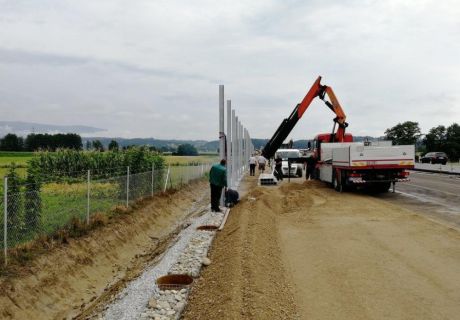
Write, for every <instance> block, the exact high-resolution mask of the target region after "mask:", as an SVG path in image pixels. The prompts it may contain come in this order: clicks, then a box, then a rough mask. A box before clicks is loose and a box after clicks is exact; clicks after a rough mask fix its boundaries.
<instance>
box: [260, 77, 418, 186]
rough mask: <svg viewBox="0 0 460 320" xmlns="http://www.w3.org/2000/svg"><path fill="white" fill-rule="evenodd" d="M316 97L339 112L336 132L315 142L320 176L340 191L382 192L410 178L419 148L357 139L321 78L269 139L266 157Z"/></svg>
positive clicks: (274, 150) (317, 168)
mask: <svg viewBox="0 0 460 320" xmlns="http://www.w3.org/2000/svg"><path fill="white" fill-rule="evenodd" d="M326 96H327V97H326ZM316 97H318V98H320V99H321V100H322V101H324V103H325V104H326V106H327V107H328V108H329V109H330V110H332V111H333V112H334V114H335V115H336V117H335V118H334V119H333V122H334V124H333V128H332V132H331V133H322V134H318V135H317V136H316V137H315V138H314V141H313V146H312V149H313V157H314V159H315V162H316V170H315V172H316V174H315V177H316V178H317V179H319V180H321V181H325V182H328V183H330V184H331V185H332V186H333V187H334V189H335V190H337V191H342V190H345V189H352V188H355V187H368V188H372V189H374V190H376V191H380V192H384V191H388V190H389V188H390V187H391V185H393V188H394V185H395V183H396V182H404V181H408V176H409V172H408V171H407V170H408V169H413V167H414V162H415V147H414V146H413V145H404V146H393V145H392V144H391V141H378V142H368V141H364V142H353V135H351V134H350V133H346V132H345V130H346V128H347V127H348V123H347V122H346V115H345V112H344V111H343V108H342V106H341V105H340V103H339V101H338V99H337V97H336V95H335V93H334V91H333V90H332V88H331V87H329V86H326V85H322V84H321V77H318V78H317V79H316V81H315V82H314V83H313V85H312V86H311V88H310V90H308V92H307V94H306V95H305V97H304V98H303V100H302V101H301V102H300V103H299V104H297V105H296V107H295V108H294V110H293V111H292V113H291V114H290V116H289V117H288V118H286V119H284V120H283V121H282V122H281V124H280V126H279V127H278V129H277V130H276V131H275V134H274V135H273V137H272V138H271V139H270V140H269V141H268V142H267V144H266V145H265V147H264V148H263V150H262V155H263V156H264V157H265V158H267V159H270V158H272V157H273V156H274V155H275V152H276V151H277V149H278V148H279V146H280V145H281V144H282V142H283V141H284V140H285V139H286V137H287V136H288V135H289V134H290V132H291V131H292V129H293V128H294V127H295V125H296V124H297V122H298V121H299V119H300V118H301V117H302V116H303V114H304V113H305V111H306V110H307V108H308V107H309V106H310V104H311V102H312V101H313V100H314V99H315V98H316ZM327 98H328V99H327ZM290 161H291V162H299V161H304V159H303V158H298V159H290Z"/></svg>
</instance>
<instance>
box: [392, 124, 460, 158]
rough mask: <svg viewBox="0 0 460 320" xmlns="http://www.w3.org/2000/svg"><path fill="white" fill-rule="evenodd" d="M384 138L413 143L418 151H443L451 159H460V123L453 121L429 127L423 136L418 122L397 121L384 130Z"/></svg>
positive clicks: (399, 142)
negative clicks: (449, 123) (446, 124)
mask: <svg viewBox="0 0 460 320" xmlns="http://www.w3.org/2000/svg"><path fill="white" fill-rule="evenodd" d="M385 138H386V139H388V140H392V141H393V143H394V144H396V145H403V144H415V145H416V148H417V151H418V152H420V153H423V154H424V153H427V152H435V151H437V152H445V153H446V154H447V156H448V157H449V159H450V160H451V161H458V160H459V159H460V125H459V124H458V123H453V124H451V125H450V126H448V127H446V126H444V125H439V126H436V127H433V128H431V129H430V130H429V131H428V133H427V134H425V135H424V136H423V134H422V132H421V130H420V127H419V124H418V122H413V121H406V122H403V123H398V124H397V125H395V126H394V127H391V128H388V129H387V130H386V131H385Z"/></svg>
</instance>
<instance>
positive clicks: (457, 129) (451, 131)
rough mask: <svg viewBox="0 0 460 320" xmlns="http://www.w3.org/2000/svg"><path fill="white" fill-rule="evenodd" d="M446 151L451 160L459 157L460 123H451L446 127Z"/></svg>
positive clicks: (456, 159)
mask: <svg viewBox="0 0 460 320" xmlns="http://www.w3.org/2000/svg"><path fill="white" fill-rule="evenodd" d="M446 153H447V155H448V156H449V159H450V160H451V161H458V160H459V159H460V125H458V123H453V124H452V125H450V126H449V127H447V129H446Z"/></svg>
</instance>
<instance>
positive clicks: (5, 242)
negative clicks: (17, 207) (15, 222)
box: [3, 177, 8, 266]
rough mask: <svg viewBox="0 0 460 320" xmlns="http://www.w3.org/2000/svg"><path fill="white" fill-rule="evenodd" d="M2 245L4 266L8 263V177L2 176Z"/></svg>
mask: <svg viewBox="0 0 460 320" xmlns="http://www.w3.org/2000/svg"><path fill="white" fill-rule="evenodd" d="M3 206H4V207H3V228H4V232H3V245H4V254H5V266H6V265H7V264H8V177H5V178H4V185H3Z"/></svg>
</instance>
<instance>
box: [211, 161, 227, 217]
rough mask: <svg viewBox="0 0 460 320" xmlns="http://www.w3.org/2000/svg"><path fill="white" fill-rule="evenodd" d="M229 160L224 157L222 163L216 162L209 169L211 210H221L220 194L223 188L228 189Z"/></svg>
mask: <svg viewBox="0 0 460 320" xmlns="http://www.w3.org/2000/svg"><path fill="white" fill-rule="evenodd" d="M226 163H227V161H225V159H222V160H221V161H220V163H216V164H214V165H213V166H212V167H211V171H209V184H210V185H211V210H212V211H214V212H221V211H220V208H219V202H220V196H221V195H222V188H224V187H225V189H227V168H226V167H225V165H226Z"/></svg>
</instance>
